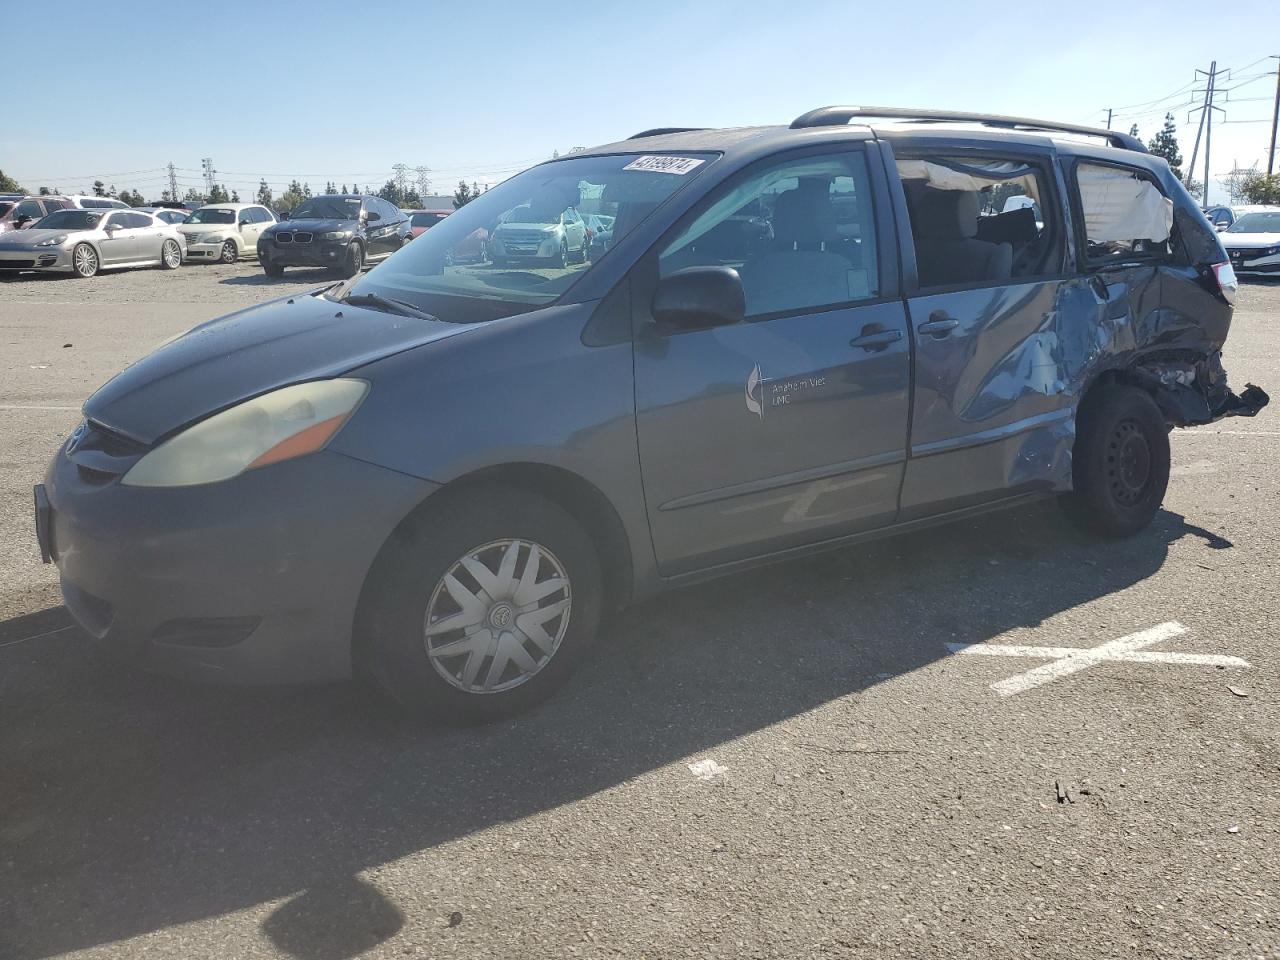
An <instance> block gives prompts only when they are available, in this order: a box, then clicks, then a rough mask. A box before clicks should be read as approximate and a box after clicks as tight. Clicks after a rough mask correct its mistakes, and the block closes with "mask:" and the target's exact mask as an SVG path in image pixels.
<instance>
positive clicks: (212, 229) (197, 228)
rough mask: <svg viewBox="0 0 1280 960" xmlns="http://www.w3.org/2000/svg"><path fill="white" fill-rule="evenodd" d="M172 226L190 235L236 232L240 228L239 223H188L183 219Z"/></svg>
mask: <svg viewBox="0 0 1280 960" xmlns="http://www.w3.org/2000/svg"><path fill="white" fill-rule="evenodd" d="M170 226H173V227H176V228H177V229H178V232H179V233H181V234H183V235H185V236H188V237H189V236H191V235H192V234H195V233H236V232H237V231H238V230H239V229H240V225H239V224H238V223H188V222H186V221H183V222H182V223H174V224H170Z"/></svg>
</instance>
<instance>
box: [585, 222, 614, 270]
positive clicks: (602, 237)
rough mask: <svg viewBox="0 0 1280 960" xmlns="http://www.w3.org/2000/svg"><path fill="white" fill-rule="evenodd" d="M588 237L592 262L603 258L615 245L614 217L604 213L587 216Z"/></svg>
mask: <svg viewBox="0 0 1280 960" xmlns="http://www.w3.org/2000/svg"><path fill="white" fill-rule="evenodd" d="M585 219H586V222H587V235H588V236H589V237H590V245H589V247H588V251H589V256H590V258H591V259H592V260H595V259H596V258H597V257H599V256H601V255H602V254H603V253H604V252H605V251H606V250H608V249H609V246H610V245H611V244H612V243H613V219H614V218H613V217H610V216H607V215H606V214H603V213H589V214H587V216H586V218H585Z"/></svg>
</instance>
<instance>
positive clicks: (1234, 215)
mask: <svg viewBox="0 0 1280 960" xmlns="http://www.w3.org/2000/svg"><path fill="white" fill-rule="evenodd" d="M1274 209H1275V207H1268V206H1264V205H1262V204H1256V203H1237V204H1218V205H1217V206H1213V207H1205V208H1204V215H1205V216H1206V217H1208V218H1209V222H1210V223H1212V224H1213V228H1214V229H1215V230H1217V231H1218V232H1219V233H1221V232H1222V231H1223V230H1226V229H1227V228H1228V227H1230V226H1231V225H1232V224H1233V223H1235V222H1236V221H1237V220H1239V219H1240V218H1241V217H1243V216H1244V215H1245V214H1246V213H1257V212H1263V213H1265V212H1266V211H1268V210H1274Z"/></svg>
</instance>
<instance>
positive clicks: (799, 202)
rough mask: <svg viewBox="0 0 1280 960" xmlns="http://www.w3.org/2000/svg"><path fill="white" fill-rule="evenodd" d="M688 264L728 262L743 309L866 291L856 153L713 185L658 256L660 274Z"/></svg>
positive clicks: (838, 299) (867, 221) (870, 250)
mask: <svg viewBox="0 0 1280 960" xmlns="http://www.w3.org/2000/svg"><path fill="white" fill-rule="evenodd" d="M691 266H729V267H733V268H735V269H736V270H737V271H738V273H739V275H740V276H741V277H742V287H743V290H744V292H745V293H746V300H747V316H748V317H749V318H757V319H760V318H764V317H768V316H772V315H778V314H784V313H796V312H802V311H816V310H820V309H824V308H828V307H833V306H837V305H840V304H845V303H851V302H855V301H860V300H869V299H873V298H875V297H876V296H878V295H879V273H878V257H877V251H876V232H875V212H874V208H873V205H872V201H871V184H870V179H869V178H868V176H867V162H866V156H865V154H863V153H862V152H861V151H849V152H845V153H838V154H832V155H826V156H811V157H804V158H799V159H793V160H784V161H782V162H780V163H775V164H772V165H770V166H768V167H766V168H764V169H757V170H753V171H751V172H750V173H748V174H747V175H746V176H744V177H740V178H738V179H737V180H736V181H731V183H730V185H729V186H728V187H722V188H720V189H719V190H718V191H717V192H716V193H715V194H713V195H712V198H711V200H710V202H709V204H708V205H707V206H705V207H704V208H703V210H702V212H701V213H700V214H699V215H698V216H696V217H695V219H694V220H693V222H692V223H690V224H689V225H688V226H687V227H685V228H684V229H683V230H681V231H680V233H679V234H678V235H677V236H676V238H675V239H674V240H672V241H671V242H670V243H669V244H667V245H666V247H665V248H664V249H663V251H662V252H661V253H660V254H659V257H658V269H659V273H660V275H661V276H667V275H669V274H672V273H674V272H675V271H677V270H681V269H684V268H685V267H691Z"/></svg>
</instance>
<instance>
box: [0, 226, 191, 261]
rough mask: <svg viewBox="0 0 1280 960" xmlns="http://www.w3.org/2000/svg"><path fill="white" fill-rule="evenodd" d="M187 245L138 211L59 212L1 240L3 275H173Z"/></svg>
mask: <svg viewBox="0 0 1280 960" xmlns="http://www.w3.org/2000/svg"><path fill="white" fill-rule="evenodd" d="M186 249H187V244H186V240H184V239H183V236H182V234H180V233H179V232H178V230H177V228H176V227H174V226H172V225H171V224H167V223H164V222H163V221H161V220H157V219H156V218H155V217H153V216H152V215H151V214H149V213H142V212H141V211H138V210H59V211H57V212H56V213H51V214H49V215H48V216H47V217H45V218H44V219H42V220H40V221H38V222H37V223H36V224H35V225H34V226H32V227H30V228H28V229H26V230H22V231H15V232H14V233H11V234H5V235H4V236H3V237H0V272H3V273H9V272H13V271H18V270H38V271H44V272H60V273H71V274H73V275H74V276H78V277H92V276H93V275H94V274H96V273H97V272H98V271H99V270H113V269H116V268H120V267H161V268H163V269H165V270H174V269H176V268H177V267H179V266H181V264H182V261H183V258H184V257H185V256H186Z"/></svg>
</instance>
